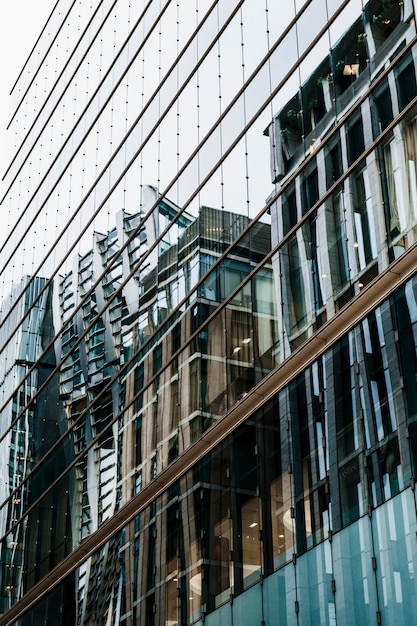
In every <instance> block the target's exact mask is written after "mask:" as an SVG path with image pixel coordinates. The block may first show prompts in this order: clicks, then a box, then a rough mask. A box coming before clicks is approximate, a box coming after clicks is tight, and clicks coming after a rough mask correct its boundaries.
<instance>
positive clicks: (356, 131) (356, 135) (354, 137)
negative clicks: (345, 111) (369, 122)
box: [347, 117, 365, 165]
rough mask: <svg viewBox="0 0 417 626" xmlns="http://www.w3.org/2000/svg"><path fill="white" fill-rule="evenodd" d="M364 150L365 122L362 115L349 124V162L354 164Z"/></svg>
mask: <svg viewBox="0 0 417 626" xmlns="http://www.w3.org/2000/svg"><path fill="white" fill-rule="evenodd" d="M364 150H365V142H364V137H363V124H362V118H361V117H360V118H359V119H357V120H356V121H355V122H354V123H353V124H350V125H349V128H348V131H347V152H348V164H349V165H352V163H353V162H354V161H356V159H357V158H358V157H360V155H361V154H362V152H363V151H364Z"/></svg>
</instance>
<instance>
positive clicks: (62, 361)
mask: <svg viewBox="0 0 417 626" xmlns="http://www.w3.org/2000/svg"><path fill="white" fill-rule="evenodd" d="M284 80H285V78H284ZM278 88H279V87H278ZM261 110H262V109H261ZM257 115H259V112H258V114H257ZM257 115H255V116H254V118H253V119H256V116H257ZM252 121H253V120H252ZM248 126H249V125H248ZM244 132H246V129H245V131H244ZM239 140H240V137H239V138H238V140H237V141H239ZM232 148H233V146H232ZM232 148H230V149H229V152H230V151H231V150H232ZM214 169H216V168H214ZM213 171H214V170H213ZM208 178H210V175H209V176H208V177H207V180H208ZM203 184H204V182H203ZM203 184H202V185H203ZM202 185H201V186H200V187H202ZM190 201H191V200H190ZM155 206H157V203H156V204H155ZM185 209H186V206H185V207H183V210H182V212H183V211H184V210H185ZM151 212H152V209H151V211H150V212H149V213H151ZM145 219H146V217H145ZM139 229H140V225H139V226H138V230H139ZM166 232H168V228H167V229H166V231H164V233H162V235H161V237H160V239H161V238H162V237H163V236H164V235H165V234H166ZM160 239H159V240H160ZM159 240H158V241H159ZM155 245H156V244H155ZM119 252H120V251H119ZM147 256H148V255H145V256H144V257H142V259H141V260H140V262H143V260H144V258H146V257H147ZM114 260H115V258H114V259H113V261H114ZM110 267H111V264H110V265H109V266H108V267H107V268H106V270H105V271H104V272H103V274H102V277H103V276H104V275H105V274H106V273H107V272H108V271H109V269H110ZM136 269H137V268H134V270H132V273H131V275H133V273H135V271H136ZM131 275H129V276H128V277H127V278H126V280H125V282H124V284H126V282H127V281H128V280H129V278H131ZM102 277H101V278H102ZM101 278H99V279H98V281H97V282H96V285H97V284H98V283H99V282H100V280H101ZM122 287H123V285H121V286H120V288H119V290H118V292H119V291H120V289H122ZM46 288H47V287H45V289H46ZM93 289H94V287H93V288H92V289H91V292H92V291H93ZM118 292H117V293H118ZM117 293H115V294H114V297H116V295H117ZM113 299H114V298H112V300H113ZM112 300H110V301H109V302H108V303H107V307H108V306H109V305H110V304H111V302H112ZM107 307H105V308H104V309H103V311H104V310H105V309H106V308H107ZM79 308H80V307H78V310H79ZM74 314H75V313H74ZM100 314H101V313H100ZM100 314H99V315H98V316H97V318H95V321H96V320H97V319H98V318H99V317H100ZM92 323H94V322H92ZM90 327H91V325H90ZM90 327H89V328H90ZM89 328H87V329H86V331H85V332H84V333H83V335H82V336H81V337H80V340H79V342H77V346H78V345H79V343H80V341H81V340H82V338H83V337H84V336H85V334H86V332H87V331H88V330H89ZM77 346H74V347H73V350H75V348H76V347H77ZM49 347H51V346H48V349H49ZM73 350H72V351H71V353H68V354H67V355H66V356H65V358H64V359H62V360H61V364H62V363H64V362H65V360H66V358H67V357H69V356H70V355H71V354H72V352H73ZM58 367H59V365H58V366H57V368H58ZM57 368H56V369H57ZM33 369H35V366H34V367H33V368H32V370H33ZM56 369H55V370H54V372H53V373H56ZM32 370H30V371H32ZM29 375H30V372H28V375H27V376H29ZM52 375H53V374H51V376H50V377H49V379H48V380H50V379H51V377H52Z"/></svg>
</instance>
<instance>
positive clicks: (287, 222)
mask: <svg viewBox="0 0 417 626" xmlns="http://www.w3.org/2000/svg"><path fill="white" fill-rule="evenodd" d="M296 223H297V200H296V196H295V188H294V184H292V185H291V186H290V187H289V188H288V189H287V191H285V192H284V193H283V195H282V231H283V235H286V234H287V233H288V231H289V230H291V228H293V226H295V225H296Z"/></svg>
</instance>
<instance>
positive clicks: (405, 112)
mask: <svg viewBox="0 0 417 626" xmlns="http://www.w3.org/2000/svg"><path fill="white" fill-rule="evenodd" d="M384 77H385V76H383V77H382V78H381V77H378V79H379V81H380V80H382V79H383V78H384ZM374 88H375V85H373V86H372V89H374ZM368 96H369V91H367V92H366V94H364V95H363V96H362V98H361V100H360V101H359V102H358V103H356V107H355V110H356V109H357V107H358V106H360V105H361V104H362V101H363V99H366V98H367V97H368ZM416 103H417V97H416V98H414V99H413V101H411V102H410V103H409V105H408V106H407V107H406V108H405V109H404V110H403V111H402V112H401V115H400V116H398V117H397V118H396V119H395V120H393V122H391V124H390V125H389V126H387V128H386V129H385V130H384V132H383V133H381V135H379V136H378V138H377V139H376V140H375V141H374V142H373V143H372V144H371V145H370V146H369V147H368V148H367V149H366V150H365V151H364V152H363V153H362V154H361V155H360V157H358V159H357V160H356V161H355V162H354V163H353V164H352V165H351V166H350V167H349V168H348V169H347V170H346V171H345V172H344V174H343V175H342V176H341V177H340V179H338V180H337V181H336V182H335V183H334V184H333V185H332V187H330V188H329V190H328V191H327V192H326V193H325V194H324V195H323V197H322V198H321V199H320V200H319V201H318V202H317V203H316V204H315V205H314V206H313V207H311V209H310V210H309V211H308V212H307V213H306V214H305V215H304V216H303V218H302V220H300V222H299V223H298V224H297V225H296V226H294V227H293V228H292V229H291V230H290V231H289V232H288V233H287V234H286V236H285V237H284V238H283V240H282V241H281V242H280V243H279V244H278V245H277V246H276V247H275V248H274V249H273V250H271V251H270V252H269V253H268V255H267V256H266V257H265V259H264V260H263V261H262V262H261V263H259V265H258V266H256V267H255V268H254V269H253V270H252V271H251V272H250V274H248V276H247V277H246V278H245V279H244V280H243V281H242V283H241V284H240V285H239V286H238V287H237V288H236V289H235V290H234V291H233V292H232V294H230V296H229V297H228V298H227V299H226V300H225V301H224V302H223V303H221V304H220V305H219V306H218V307H217V308H216V310H215V311H213V313H212V314H210V316H209V317H208V318H207V319H206V320H205V321H204V323H203V324H202V325H201V326H200V327H199V328H198V329H197V330H196V331H195V332H194V333H193V334H192V335H191V337H190V338H189V340H188V341H187V344H186V346H188V345H189V344H190V343H191V342H192V341H193V340H195V339H196V337H197V336H198V335H199V333H200V332H201V329H202V328H205V327H206V326H207V325H208V324H209V323H210V322H211V321H213V319H214V318H215V317H216V315H217V314H218V313H219V312H221V310H223V309H224V308H225V307H226V306H227V304H228V303H229V302H230V301H231V300H232V299H233V297H234V296H235V295H236V293H238V292H239V291H240V290H241V289H242V288H243V286H244V285H245V284H247V283H248V282H249V281H250V280H251V278H252V277H253V276H254V275H255V274H256V273H257V271H258V270H259V268H260V267H263V266H264V265H265V264H266V263H267V262H268V261H270V260H271V259H272V257H273V255H274V254H276V252H277V251H279V249H280V248H281V247H282V246H283V245H285V244H286V243H287V242H288V240H289V239H290V238H291V237H292V236H293V235H294V233H295V232H296V230H298V228H300V227H302V226H303V225H304V223H305V222H307V221H308V220H309V218H310V217H311V216H312V215H313V214H314V213H315V212H316V211H317V209H318V208H319V206H320V205H321V204H322V203H323V202H325V201H326V200H327V199H328V198H330V197H331V196H332V194H333V193H334V191H335V189H336V188H338V187H339V186H340V184H341V182H343V181H344V180H345V179H346V178H348V177H349V176H350V174H351V173H352V172H353V171H354V170H355V169H356V168H357V167H358V165H359V164H360V163H362V162H363V160H364V159H366V157H367V156H368V155H369V154H370V153H371V152H373V151H374V150H375V148H376V147H377V146H378V145H379V144H380V143H382V142H383V141H384V140H385V139H386V137H387V136H389V135H390V133H391V132H392V129H393V128H394V127H395V126H396V125H397V124H398V122H399V121H401V120H402V119H403V118H404V117H406V116H407V115H408V114H409V112H410V111H411V110H412V109H413V107H414V106H415V105H416ZM351 113H354V111H351V110H350V114H351ZM345 121H346V120H345V119H344V120H343V123H344V122H345ZM341 124H342V122H339V124H338V126H337V127H336V128H335V129H333V130H332V134H331V136H333V135H334V133H335V132H337V131H338V130H339V128H340V125H341ZM311 156H312V157H313V156H315V155H311ZM309 160H311V159H310V158H309ZM304 166H305V163H303V164H302V166H301V167H302V169H304ZM299 169H300V168H299ZM299 169H298V170H296V172H294V173H293V174H292V176H291V178H290V180H289V181H287V183H286V184H287V186H288V185H289V184H291V182H292V181H293V180H294V178H295V176H296V175H297V174H298V173H299ZM281 193H282V190H280V192H279V193H278V194H277V196H278V195H280V194H281ZM276 199H277V197H276V196H274V197H273V198H272V199H271V200H270V201H269V203H268V204H267V205H266V206H265V207H264V209H263V210H262V211H261V214H262V215H263V214H264V213H265V211H267V210H268V209H269V208H270V206H271V205H272V204H273V203H274V202H275V201H276ZM261 214H260V215H259V216H258V217H257V218H256V219H258V218H259V217H260V216H261ZM250 228H251V225H250V224H249V225H248V226H247V227H246V229H245V230H244V231H243V232H242V234H241V235H240V237H239V240H241V239H242V238H243V237H244V236H245V235H247V234H248V232H249V231H250ZM162 236H164V235H161V237H162ZM236 243H237V240H236V241H235V242H233V243H232V244H231V246H230V247H229V249H228V250H226V251H225V255H227V254H228V253H229V251H230V249H232V248H233V247H234V246H235V245H236ZM222 260H223V258H219V259H218V260H217V261H216V263H215V264H214V265H213V266H212V268H211V269H213V268H214V267H218V265H219V264H221V262H222ZM387 270H389V267H388V268H387ZM205 279H206V276H205V277H203V278H202V279H201V280H200V281H199V283H198V285H197V286H196V287H195V289H197V288H198V286H199V285H200V284H201V283H202V282H203V281H204V280H205ZM190 295H191V294H189V295H188V296H187V298H186V299H188V297H190ZM186 299H185V300H186ZM182 304H184V301H183V302H182V303H181V304H180V305H179V306H181V305H182ZM101 314H102V313H99V314H98V316H97V317H99V316H100V315H101ZM170 317H172V314H171V315H170ZM330 321H331V320H330ZM157 332H160V329H159V331H157ZM151 340H152V338H150V339H149V340H148V342H147V344H146V345H149V342H150V341H151ZM186 346H185V347H186ZM144 347H145V345H144V346H143V347H142V350H143V349H144ZM183 349H184V347H182V348H181V349H180V350H178V351H177V352H176V353H175V354H174V355H173V356H172V357H171V359H169V361H167V362H166V363H165V365H164V369H165V368H166V367H169V365H170V364H171V363H172V362H173V360H174V359H175V358H176V357H178V355H179V354H180V353H181V351H182V350H183ZM137 357H138V355H137V354H136V355H134V356H133V357H132V358H131V359H130V360H129V361H128V362H127V363H126V364H125V365H124V366H123V367H122V368H121V370H120V371H119V372H118V373H117V375H116V376H115V377H114V378H113V379H112V380H111V381H109V383H108V384H107V385H106V387H105V388H104V389H103V391H102V393H105V391H106V390H108V389H109V388H110V386H111V384H113V383H114V382H115V380H116V379H117V378H119V377H120V376H121V375H122V374H123V372H124V371H125V369H126V368H127V367H128V366H129V365H131V363H132V362H133V361H134V360H135V359H137ZM159 374H160V372H158V373H156V374H155V375H154V376H153V377H152V379H151V380H150V381H148V383H147V384H146V385H145V386H144V387H143V388H142V389H141V390H140V391H139V392H137V394H135V396H134V398H133V399H132V400H131V401H129V402H128V404H127V405H125V406H124V407H123V409H122V410H121V411H120V412H119V413H118V414H117V416H116V417H115V418H114V419H113V420H112V421H111V422H110V423H109V424H108V426H106V428H105V429H104V430H103V431H102V432H101V433H100V435H98V436H97V437H96V438H95V439H94V440H93V441H92V442H90V444H89V445H88V446H86V447H85V448H84V449H83V451H82V452H81V453H80V454H79V455H78V456H77V457H76V459H74V462H73V463H74V464H75V463H77V462H78V461H79V460H80V459H81V458H82V457H83V455H85V453H86V452H87V451H88V450H89V449H90V448H91V447H92V446H94V445H95V443H97V441H98V440H99V439H100V437H102V435H103V433H104V432H105V431H106V430H107V429H109V428H110V427H111V426H112V425H113V424H114V423H116V422H117V420H118V419H120V417H121V416H122V415H123V414H124V412H125V411H126V410H127V409H128V408H129V407H130V406H132V404H133V402H134V401H135V400H136V399H137V398H138V397H140V396H141V395H142V394H143V393H144V391H146V389H147V388H148V387H149V386H150V385H151V384H152V383H153V382H154V381H155V379H156V378H157V376H158V375H159ZM100 395H101V394H100ZM100 395H99V396H97V397H96V398H95V400H94V401H93V402H92V403H91V405H92V404H94V403H95V402H96V401H97V400H98V399H99V397H100ZM91 405H89V406H90V407H91ZM87 410H88V408H86V409H85V410H84V411H83V412H82V413H81V414H80V416H79V418H77V422H78V421H79V419H81V417H83V416H84V415H85V414H86V412H87ZM69 432H70V431H68V432H67V433H65V434H64V435H63V436H62V437H61V438H60V440H59V441H58V442H57V443H56V444H55V445H54V446H53V448H52V449H51V450H53V449H55V447H57V445H58V444H59V442H60V441H62V440H63V439H64V438H65V437H66V436H67V435H68V434H69ZM46 456H48V455H46ZM46 456H45V457H43V459H42V460H45V458H46ZM72 466H73V465H72V464H71V465H70V466H68V467H67V468H66V470H65V471H64V472H62V474H61V475H60V476H59V477H57V478H56V479H55V481H54V482H53V483H52V485H51V486H50V487H48V488H47V489H46V490H45V491H44V492H43V494H42V496H41V497H40V498H39V499H38V500H37V501H36V502H35V503H33V505H32V506H31V507H30V509H28V510H27V511H26V512H25V515H26V514H27V513H28V512H29V511H30V510H31V509H32V508H33V507H34V506H36V504H37V503H38V502H39V501H40V500H41V499H42V498H43V496H44V495H46V494H47V493H48V492H49V491H50V489H52V488H53V487H54V486H55V485H56V484H57V483H58V482H59V480H61V479H62V478H63V477H64V476H65V474H66V473H67V472H68V471H69V470H70V469H71V467H72ZM37 467H38V466H37ZM35 469H37V468H34V469H33V470H32V471H35ZM31 473H32V472H31ZM30 475H31V474H30ZM30 475H28V477H29V476H30ZM24 482H25V481H24ZM24 482H22V483H21V485H20V486H19V488H21V487H22V485H23V484H24ZM19 488H18V489H19ZM10 497H11V496H10ZM21 519H24V518H21ZM18 523H20V522H18ZM18 523H17V524H18ZM17 524H15V525H14V526H13V528H12V530H13V529H14V528H15V526H17ZM9 530H10V529H9ZM5 536H7V535H5Z"/></svg>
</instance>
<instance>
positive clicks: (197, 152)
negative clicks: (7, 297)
mask: <svg viewBox="0 0 417 626" xmlns="http://www.w3.org/2000/svg"><path fill="white" fill-rule="evenodd" d="M347 2H349V0H345V4H346V3H347ZM239 6H240V5H239ZM239 6H238V7H236V9H235V11H237V10H238V8H239ZM343 8H344V5H343V6H341V7H340V9H339V10H340V11H341V10H342V9H343ZM337 14H338V13H336V14H335V15H334V17H333V19H335V18H336V17H337ZM231 19H232V16H231V17H230V18H229V21H230V20H231ZM294 22H295V18H294V20H292V22H291V23H290V25H289V26H288V28H287V29H286V30H285V31H284V33H283V34H282V36H281V37H280V38H279V40H278V41H277V42H276V44H275V46H274V47H273V48H272V49H271V51H270V53H268V54H267V55H266V56H265V57H264V59H263V60H262V61H261V62H260V64H259V65H258V67H257V69H255V71H254V72H253V73H252V75H251V77H250V78H249V79H248V81H247V83H246V84H245V85H244V86H243V87H242V88H241V89H240V90H239V92H238V93H237V95H236V96H235V98H234V99H233V100H232V101H231V103H230V104H229V106H228V107H227V108H226V109H225V111H224V113H223V115H222V117H221V119H219V120H218V122H217V123H216V124H215V125H214V126H213V127H212V128H211V129H210V131H208V133H207V134H206V136H205V137H204V138H203V140H202V141H201V143H200V144H199V146H198V147H197V148H196V149H195V150H194V152H193V153H192V154H191V156H190V157H189V158H188V159H187V161H186V163H185V164H184V166H183V167H182V168H181V170H180V171H179V172H178V173H177V175H176V177H175V178H174V179H173V181H171V183H170V184H169V185H168V187H167V188H166V190H165V192H164V193H163V194H161V196H162V197H164V196H167V195H168V194H169V190H170V188H171V187H172V186H173V185H174V184H175V182H176V181H177V180H178V178H179V177H180V175H181V174H182V173H183V172H184V171H186V169H187V166H188V165H189V164H190V163H191V162H192V160H193V158H194V157H195V156H196V155H198V154H199V151H200V149H201V146H203V145H204V144H205V143H206V142H207V141H208V139H209V137H210V136H211V135H212V134H213V132H214V131H215V130H216V128H217V127H218V125H219V123H220V122H221V121H222V119H224V117H225V116H226V115H227V114H228V112H229V111H230V110H231V109H232V107H233V106H234V105H235V103H236V102H237V101H238V100H239V98H240V96H241V95H242V94H243V93H244V91H245V89H246V86H247V85H248V84H249V83H250V82H251V80H252V79H253V78H254V77H255V76H256V74H257V72H258V71H259V68H260V67H262V65H264V64H265V63H266V62H268V59H269V57H270V55H271V54H272V52H273V51H274V50H275V49H276V48H277V47H278V45H279V43H280V42H281V41H282V39H283V38H285V36H286V35H287V33H288V32H289V30H290V29H291V28H292V26H293V24H294ZM226 26H227V24H225V26H224V28H226ZM327 27H328V25H326V27H324V28H323V29H322V30H323V31H325V30H326V28H327ZM321 34H322V33H319V35H318V36H317V37H316V39H315V40H314V41H313V42H312V44H311V45H310V46H309V48H308V49H307V50H306V52H305V53H304V55H303V56H302V57H301V58H300V59H299V60H298V62H300V61H302V60H303V58H304V56H305V55H306V54H308V52H309V51H310V49H311V48H312V47H313V46H314V45H315V43H316V42H317V40H318V39H319V38H320V36H321ZM214 43H215V40H213V45H214ZM206 54H208V52H206ZM203 58H204V57H202V59H201V61H200V64H201V62H202V61H203ZM298 62H297V63H298ZM295 65H297V64H295ZM292 69H293V68H292ZM170 71H171V70H170ZM291 71H292V70H291ZM291 71H290V72H288V73H287V74H286V76H285V77H284V79H283V80H281V82H280V83H279V85H278V87H277V88H276V89H275V90H274V91H273V92H272V94H271V95H270V97H269V99H268V100H267V101H271V100H272V99H273V97H274V96H275V95H276V93H277V92H278V91H279V89H280V88H281V86H282V85H283V84H284V83H285V80H286V79H287V78H288V76H289V75H291ZM190 76H191V75H190ZM189 79H190V77H189ZM189 79H188V80H189ZM183 88H184V85H183V87H182V88H181V91H182V90H183ZM179 93H180V92H179ZM173 102H174V101H173ZM170 106H171V105H169V107H167V109H166V110H165V112H164V114H163V116H165V115H166V113H167V111H168V110H169V108H170ZM260 110H262V109H260ZM138 119H139V118H138ZM136 123H137V122H135V124H134V125H133V126H132V128H131V129H130V131H129V133H128V135H129V134H130V133H131V132H132V130H133V127H134V126H135V125H136ZM157 127H158V122H157V123H156V124H155V125H154V127H153V129H152V130H151V131H150V133H149V134H148V137H147V139H146V140H145V141H144V142H143V144H142V145H141V146H140V147H139V149H138V150H137V151H136V153H135V154H134V155H133V157H132V159H131V160H130V161H129V163H128V165H127V167H126V168H125V170H124V172H123V173H122V174H121V175H120V177H119V178H118V179H117V180H116V182H115V184H114V185H113V187H112V188H111V189H110V192H109V193H108V194H107V195H106V197H105V199H104V200H103V201H102V203H101V204H100V206H99V207H98V209H97V210H96V212H95V213H94V215H93V216H92V217H91V219H90V220H89V221H88V223H87V224H86V225H85V228H84V229H83V231H82V232H81V234H80V236H79V237H78V238H77V239H76V241H75V244H74V247H75V245H76V244H77V243H78V242H79V240H80V238H81V237H82V235H83V234H84V233H85V232H86V230H87V229H88V227H89V226H90V225H91V223H92V222H93V220H94V219H95V217H96V216H97V214H98V213H99V211H100V209H101V208H102V206H103V205H104V203H105V202H106V201H107V200H108V198H109V197H110V195H111V192H113V191H114V189H115V188H116V187H117V185H118V183H119V182H120V181H121V180H122V178H123V176H124V175H125V173H126V171H127V170H128V169H129V167H130V166H131V165H132V163H133V162H134V161H135V159H136V158H137V156H138V154H139V153H140V152H141V150H142V149H143V146H144V145H145V144H146V142H147V141H148V140H149V137H151V136H152V134H153V132H154V131H155V129H156V128H157ZM248 127H249V126H248V125H247V127H246V128H248ZM235 143H236V142H235ZM123 145H124V142H123V143H122V144H120V146H119V147H118V148H117V150H116V153H117V152H118V151H119V150H120V149H121V148H122V147H123ZM229 152H230V150H229ZM111 162H112V160H110V161H109V164H108V165H111ZM108 165H107V166H106V167H105V168H104V170H103V171H102V173H101V174H100V177H101V176H103V175H104V173H105V172H106V168H107V167H108ZM100 177H99V178H100ZM97 180H99V179H97ZM96 183H97V181H96ZM96 183H95V184H96ZM201 187H202V186H201V185H200V189H201ZM93 190H94V186H93V188H91V189H90V191H89V192H88V193H87V195H86V197H85V198H84V199H83V201H82V203H81V204H80V205H79V207H78V209H77V210H76V211H75V212H74V214H73V216H72V217H71V219H70V220H69V221H68V223H67V226H68V224H70V223H71V222H72V221H73V220H74V218H75V216H76V215H77V214H78V212H79V211H80V210H81V207H82V205H83V204H84V203H85V202H86V200H87V198H88V196H89V195H90V194H91V192H92V191H93ZM157 205H158V203H155V205H154V207H152V209H151V210H150V211H149V212H148V214H147V215H146V216H145V218H144V219H143V220H142V222H141V223H140V224H139V226H138V227H137V228H136V230H135V231H133V232H132V234H131V236H130V237H129V239H128V240H127V241H126V243H125V245H124V246H123V247H122V248H120V250H119V251H118V254H121V253H122V251H123V250H124V249H125V248H126V246H127V245H128V243H130V241H131V240H132V239H133V238H134V237H135V236H136V235H137V233H138V232H139V229H140V228H141V227H142V225H143V224H144V223H145V221H146V219H148V217H149V215H150V214H151V213H152V210H153V208H155V207H156V206H157ZM41 208H42V207H41ZM185 208H186V207H183V209H182V210H180V211H179V212H178V214H177V217H179V216H180V215H181V214H182V213H183V212H184V211H185ZM65 232H66V231H65V230H64V231H62V233H61V235H60V236H59V237H58V238H57V239H56V242H55V243H57V242H58V241H59V240H60V239H61V238H62V236H63V235H64V234H65ZM54 247H55V244H54V245H53V246H52V248H51V249H50V252H48V254H47V255H46V257H45V258H47V257H48V256H49V254H50V253H51V251H52V250H53V249H54ZM71 252H72V249H69V250H68V252H67V254H66V255H65V256H64V258H63V260H62V262H64V261H65V260H66V259H67V258H68V257H69V256H70V253H71ZM115 260H116V257H115V258H114V259H113V262H115ZM110 266H111V264H110V265H109V267H110ZM109 267H108V268H107V270H108V269H109ZM41 268H42V265H40V266H39V267H38V268H37V270H36V271H35V272H34V274H37V273H38V272H39V271H40V270H41ZM58 269H59V268H56V270H55V272H54V273H53V274H52V277H53V276H54V275H55V274H56V273H57V272H58ZM104 273H105V272H103V275H104ZM32 280H33V278H32ZM49 282H51V280H50V281H49ZM47 287H48V285H45V289H46V288H47ZM41 295H42V292H41V293H40V294H39V297H41ZM21 297H23V294H22V295H21ZM17 302H18V300H17V301H16V302H15V303H14V306H12V307H11V309H10V310H9V311H8V315H10V314H11V312H12V311H13V308H14V307H15V306H16V305H17ZM34 304H36V300H35V301H34V303H33V305H34ZM5 319H6V318H5ZM23 319H24V318H23ZM3 323H4V322H3ZM3 323H2V324H3ZM2 324H0V328H1V326H2Z"/></svg>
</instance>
